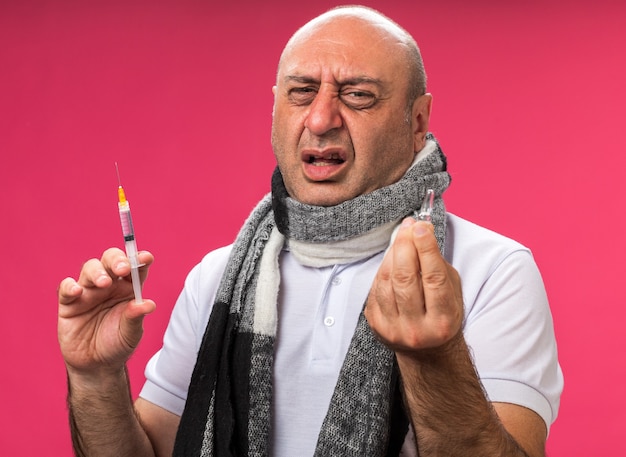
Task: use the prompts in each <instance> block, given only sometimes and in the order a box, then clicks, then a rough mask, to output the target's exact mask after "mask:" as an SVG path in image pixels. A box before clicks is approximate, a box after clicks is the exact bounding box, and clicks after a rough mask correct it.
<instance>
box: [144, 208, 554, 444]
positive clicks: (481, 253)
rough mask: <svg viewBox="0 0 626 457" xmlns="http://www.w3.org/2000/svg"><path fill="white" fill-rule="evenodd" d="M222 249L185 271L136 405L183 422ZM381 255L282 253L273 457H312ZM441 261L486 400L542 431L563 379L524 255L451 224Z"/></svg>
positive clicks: (488, 235)
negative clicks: (458, 300)
mask: <svg viewBox="0 0 626 457" xmlns="http://www.w3.org/2000/svg"><path fill="white" fill-rule="evenodd" d="M229 253H230V246H227V247H224V248H221V249H218V250H216V251H213V252H211V253H209V254H208V255H207V256H205V258H204V259H203V260H202V261H201V262H200V263H199V264H198V265H197V266H196V267H194V269H193V270H192V271H191V272H190V274H189V276H188V277H187V280H186V282H185V287H184V289H183V291H182V293H181V295H180V297H179V299H178V301H177V303H176V306H175V308H174V311H173V313H172V317H171V320H170V323H169V325H168V328H167V331H166V333H165V337H164V343H163V347H162V349H161V350H160V351H159V352H157V353H156V354H155V355H154V357H153V358H152V359H151V360H150V361H149V363H148V365H147V367H146V378H147V380H146V383H145V385H144V387H143V390H142V391H141V393H140V396H141V397H142V398H144V399H146V400H148V401H150V402H152V403H155V404H157V405H159V406H161V407H163V408H165V409H167V410H169V411H171V412H173V413H175V414H178V415H180V414H182V411H183V408H184V405H185V399H186V397H187V388H188V385H189V381H190V379H191V373H192V371H193V367H194V365H195V361H196V356H197V352H198V350H199V348H200V343H201V342H202V337H203V334H204V330H205V328H206V325H207V322H208V319H209V316H210V313H211V308H212V305H213V301H214V299H215V293H216V291H217V288H218V285H219V282H220V278H221V276H222V272H223V271H224V268H225V265H226V262H227V260H228V255H229ZM382 257H383V253H379V254H376V255H374V256H372V257H370V258H368V259H365V260H362V261H359V262H356V263H352V264H347V265H335V266H332V267H326V268H311V267H304V266H302V265H300V264H299V263H298V262H297V261H296V260H295V258H294V257H293V255H291V254H290V253H289V252H288V251H286V250H285V251H283V252H282V253H281V258H280V271H281V286H280V291H279V304H278V306H279V320H278V333H277V339H276V346H275V360H274V378H273V382H274V389H273V404H272V408H273V410H272V418H273V422H272V424H271V425H272V427H271V433H272V436H271V438H272V455H275V456H293V455H313V451H314V449H315V444H316V442H317V436H318V433H319V430H320V427H321V424H322V421H323V419H324V416H325V415H326V411H327V408H328V405H329V403H330V398H331V395H332V393H333V390H334V387H335V383H336V381H337V377H338V375H339V370H340V368H341V365H342V363H343V360H344V357H345V354H346V352H347V349H348V346H349V344H350V340H351V338H352V335H353V333H354V329H355V326H356V322H357V319H358V316H359V313H360V312H361V310H362V308H363V305H364V303H365V299H366V297H367V294H368V291H369V288H370V285H371V283H372V280H373V278H374V276H375V274H376V271H377V269H378V266H379V265H380V262H381V261H382ZM445 257H446V260H448V262H450V263H451V264H452V265H453V266H454V267H455V268H456V269H457V271H458V272H459V274H460V276H461V280H462V287H463V299H464V304H465V324H464V330H463V331H464V335H465V339H466V341H467V343H468V345H469V347H470V348H471V350H472V354H473V357H474V362H475V365H476V368H477V371H478V374H479V376H480V379H481V382H482V384H483V386H484V388H485V391H486V393H487V395H488V397H489V399H490V400H491V401H494V402H507V403H514V404H518V405H522V406H525V407H527V408H529V409H531V410H533V411H535V412H536V413H537V414H539V415H540V416H541V417H542V418H543V419H544V421H545V422H546V426H547V427H548V429H549V426H550V424H551V423H552V422H553V421H554V420H555V419H556V415H557V411H558V407H559V398H560V393H561V391H562V388H563V377H562V373H561V370H560V367H559V365H558V361H557V350H556V342H555V338H554V331H553V325H552V317H551V314H550V309H549V306H548V301H547V298H546V294H545V290H544V286H543V282H542V280H541V276H540V274H539V271H538V269H537V266H536V264H535V262H534V260H533V258H532V255H531V253H530V251H529V250H528V249H527V248H525V247H523V246H522V245H520V244H519V243H517V242H515V241H513V240H510V239H508V238H505V237H503V236H501V235H498V234H496V233H494V232H491V231H489V230H486V229H484V228H482V227H479V226H477V225H475V224H472V223H470V222H468V221H465V220H463V219H461V218H459V217H456V216H454V215H451V214H448V216H447V235H446V252H445Z"/></svg>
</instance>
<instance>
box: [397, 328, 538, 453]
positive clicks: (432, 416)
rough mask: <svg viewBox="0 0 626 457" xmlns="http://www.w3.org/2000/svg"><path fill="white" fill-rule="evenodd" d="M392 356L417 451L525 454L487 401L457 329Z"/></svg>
mask: <svg viewBox="0 0 626 457" xmlns="http://www.w3.org/2000/svg"><path fill="white" fill-rule="evenodd" d="M397 359H398V365H399V368H400V373H401V376H402V382H403V388H404V394H405V401H406V403H407V406H408V409H409V411H410V416H411V421H412V423H413V427H414V430H415V435H416V438H417V443H418V448H419V455H420V456H421V457H431V456H467V455H489V456H520V457H528V454H526V453H525V452H524V450H523V449H522V448H521V447H520V446H519V445H518V444H517V443H516V441H515V440H514V439H513V438H512V437H511V435H510V434H509V433H508V432H507V431H506V429H505V428H504V427H503V425H502V424H501V422H500V420H499V419H498V416H497V414H496V413H495V411H494V409H493V407H492V405H491V403H490V402H489V401H488V399H487V397H486V395H485V393H484V391H483V388H482V385H481V384H480V381H479V379H478V376H477V374H476V370H475V368H474V365H473V362H472V359H471V356H470V354H469V350H468V348H467V345H466V343H465V340H464V338H463V335H462V334H461V333H459V335H457V336H456V337H455V338H454V339H453V340H451V341H449V342H448V343H447V344H446V345H444V346H442V347H439V348H434V349H432V350H423V351H420V352H419V353H418V354H410V355H409V354H408V353H398V354H397Z"/></svg>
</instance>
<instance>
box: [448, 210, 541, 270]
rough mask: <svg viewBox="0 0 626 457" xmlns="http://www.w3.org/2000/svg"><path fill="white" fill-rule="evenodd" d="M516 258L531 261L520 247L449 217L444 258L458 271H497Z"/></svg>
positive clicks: (485, 230)
mask: <svg viewBox="0 0 626 457" xmlns="http://www.w3.org/2000/svg"><path fill="white" fill-rule="evenodd" d="M513 254H516V257H519V258H520V259H524V258H526V260H532V255H531V252H530V249H528V248H527V247H526V246H524V245H522V244H521V243H519V242H517V241H515V240H513V239H511V238H508V237H506V236H504V235H501V234H499V233H496V232H494V231H492V230H489V229H487V228H485V227H481V226H480V225H477V224H475V223H473V222H470V221H468V220H466V219H463V218H461V217H459V216H456V215H454V214H450V213H448V214H447V216H446V247H445V257H446V260H447V261H448V262H450V264H452V265H453V266H454V267H455V268H456V269H457V270H466V269H474V270H475V269H476V268H481V267H482V268H494V267H495V266H497V265H498V264H499V263H501V262H502V261H503V260H504V259H505V258H507V257H509V256H511V255H513Z"/></svg>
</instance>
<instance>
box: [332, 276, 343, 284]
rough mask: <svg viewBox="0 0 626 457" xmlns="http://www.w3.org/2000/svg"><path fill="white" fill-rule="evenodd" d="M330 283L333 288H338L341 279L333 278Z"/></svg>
mask: <svg viewBox="0 0 626 457" xmlns="http://www.w3.org/2000/svg"><path fill="white" fill-rule="evenodd" d="M331 282H332V284H333V285H334V286H338V285H339V284H341V278H340V277H339V276H335V277H334V278H333V280H332V281H331Z"/></svg>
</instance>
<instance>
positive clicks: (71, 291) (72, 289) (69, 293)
mask: <svg viewBox="0 0 626 457" xmlns="http://www.w3.org/2000/svg"><path fill="white" fill-rule="evenodd" d="M57 293H58V296H59V304H61V305H68V304H70V303H72V302H73V301H74V300H76V299H77V298H79V297H80V296H81V295H82V293H83V288H82V287H81V286H80V285H79V284H78V283H77V282H76V280H74V278H65V279H64V280H63V281H61V283H60V284H59V288H58V290H57Z"/></svg>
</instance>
